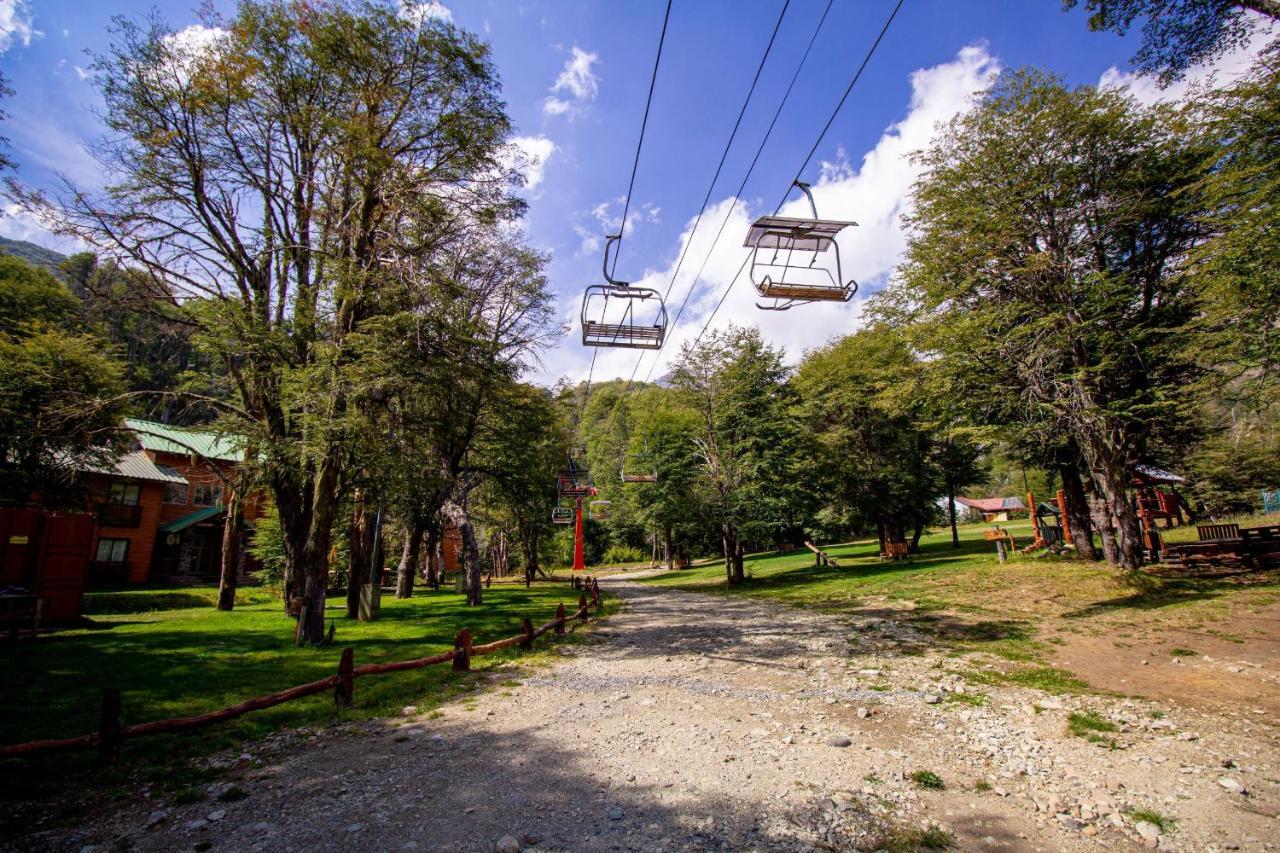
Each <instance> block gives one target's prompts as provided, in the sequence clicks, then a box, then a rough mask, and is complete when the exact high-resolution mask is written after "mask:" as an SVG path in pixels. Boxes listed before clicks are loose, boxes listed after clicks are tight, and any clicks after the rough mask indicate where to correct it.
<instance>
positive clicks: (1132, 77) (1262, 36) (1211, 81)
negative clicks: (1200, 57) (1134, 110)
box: [1098, 22, 1280, 104]
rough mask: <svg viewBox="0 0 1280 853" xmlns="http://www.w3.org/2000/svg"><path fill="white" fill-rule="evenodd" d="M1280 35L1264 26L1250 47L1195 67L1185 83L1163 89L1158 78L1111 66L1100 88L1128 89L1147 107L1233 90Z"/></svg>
mask: <svg viewBox="0 0 1280 853" xmlns="http://www.w3.org/2000/svg"><path fill="white" fill-rule="evenodd" d="M1278 34H1280V24H1276V23H1273V22H1260V23H1259V24H1258V26H1257V28H1256V29H1255V30H1254V32H1253V36H1252V37H1251V38H1250V40H1249V43H1248V44H1244V45H1241V46H1240V47H1237V48H1236V49H1234V50H1232V51H1231V52H1230V53H1226V54H1224V55H1223V56H1220V57H1218V58H1217V59H1216V60H1214V61H1213V62H1211V63H1202V64H1200V65H1195V66H1192V67H1191V68H1190V69H1188V70H1187V73H1186V74H1185V75H1184V76H1183V78H1182V79H1181V80H1177V81H1175V82H1174V83H1172V84H1170V85H1169V86H1168V87H1166V88H1164V89H1161V88H1160V85H1159V84H1158V83H1157V82H1156V80H1155V78H1154V77H1147V76H1144V75H1141V74H1135V73H1133V72H1132V71H1121V70H1120V69H1119V68H1117V67H1116V66H1114V65H1113V66H1111V67H1110V68H1108V69H1107V70H1106V71H1104V72H1102V77H1101V79H1099V80H1098V85H1099V86H1100V87H1102V88H1104V89H1127V90H1128V91H1129V94H1130V95H1132V96H1133V97H1134V98H1136V99H1137V100H1138V101H1139V102H1140V103H1143V104H1155V103H1159V102H1162V101H1164V102H1170V101H1181V100H1183V99H1184V98H1186V96H1187V95H1188V93H1190V92H1191V91H1192V90H1193V89H1195V88H1198V87H1203V86H1211V85H1212V86H1229V85H1230V84H1231V83H1232V82H1234V81H1235V79H1236V78H1237V77H1239V76H1240V75H1242V74H1244V73H1246V72H1247V71H1248V70H1249V68H1250V67H1251V66H1252V65H1253V62H1254V60H1255V59H1256V58H1257V56H1258V53H1259V52H1260V51H1261V50H1262V48H1264V47H1265V46H1266V45H1267V44H1268V43H1269V42H1270V41H1271V40H1272V39H1273V38H1275V37H1276V36H1277V35H1278Z"/></svg>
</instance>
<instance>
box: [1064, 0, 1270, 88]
mask: <svg viewBox="0 0 1280 853" xmlns="http://www.w3.org/2000/svg"><path fill="white" fill-rule="evenodd" d="M1079 3H1080V0H1063V3H1062V8H1063V10H1067V9H1072V8H1074V7H1076V6H1077V5H1079ZM1085 8H1086V9H1087V10H1088V11H1089V13H1090V14H1089V29H1091V30H1095V31H1102V30H1111V31H1113V32H1116V33H1119V34H1120V35H1124V34H1125V33H1126V32H1128V31H1129V29H1130V28H1131V27H1132V26H1133V25H1134V23H1135V22H1136V21H1138V20H1139V19H1141V20H1142V22H1143V23H1142V46H1141V47H1139V48H1138V52H1137V54H1136V55H1135V56H1134V57H1133V62H1134V64H1135V65H1136V66H1137V68H1138V70H1139V71H1141V72H1143V73H1146V74H1155V75H1157V76H1158V77H1159V78H1160V80H1161V82H1162V83H1164V84H1166V85H1167V84H1168V83H1170V82H1172V81H1173V80H1176V79H1177V78H1179V77H1181V76H1182V75H1183V74H1185V73H1186V72H1187V70H1188V69H1189V68H1190V67H1191V66H1193V65H1196V64H1199V63H1202V62H1208V61H1210V60H1212V59H1214V58H1216V57H1218V56H1221V55H1222V54H1223V53H1226V52H1227V51H1229V50H1232V49H1233V48H1236V47H1239V46H1241V45H1243V44H1246V43H1247V42H1248V41H1249V36H1250V35H1251V34H1252V33H1253V32H1254V29H1255V26H1256V24H1257V23H1258V21H1259V20H1260V19H1263V18H1269V19H1271V20H1276V19H1280V2H1277V0H1085ZM1251 13H1254V14H1251Z"/></svg>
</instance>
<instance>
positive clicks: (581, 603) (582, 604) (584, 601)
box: [578, 595, 587, 619]
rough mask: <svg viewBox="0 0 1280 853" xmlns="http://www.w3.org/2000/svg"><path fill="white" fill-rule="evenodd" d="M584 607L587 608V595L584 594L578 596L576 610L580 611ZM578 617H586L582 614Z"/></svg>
mask: <svg viewBox="0 0 1280 853" xmlns="http://www.w3.org/2000/svg"><path fill="white" fill-rule="evenodd" d="M586 609H587V597H586V596H585V595H580V596H578V612H579V613H582V612H583V611H584V610H586ZM580 618H582V619H586V618H587V617H586V616H585V615H583V616H582V617H580Z"/></svg>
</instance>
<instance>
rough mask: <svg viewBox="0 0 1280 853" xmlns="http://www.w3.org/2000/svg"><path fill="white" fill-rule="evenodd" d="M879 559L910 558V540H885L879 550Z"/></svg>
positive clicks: (908, 559)
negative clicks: (882, 547) (881, 548)
mask: <svg viewBox="0 0 1280 853" xmlns="http://www.w3.org/2000/svg"><path fill="white" fill-rule="evenodd" d="M880 559H882V560H907V561H908V562H909V561H910V560H911V543H910V542H886V543H884V549H883V550H881V551H880Z"/></svg>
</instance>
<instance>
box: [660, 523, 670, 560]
mask: <svg viewBox="0 0 1280 853" xmlns="http://www.w3.org/2000/svg"><path fill="white" fill-rule="evenodd" d="M662 533H663V537H662V542H663V549H664V550H665V551H666V557H667V571H671V568H672V554H671V525H670V524H668V525H667V526H666V528H664V529H663V531H662Z"/></svg>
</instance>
